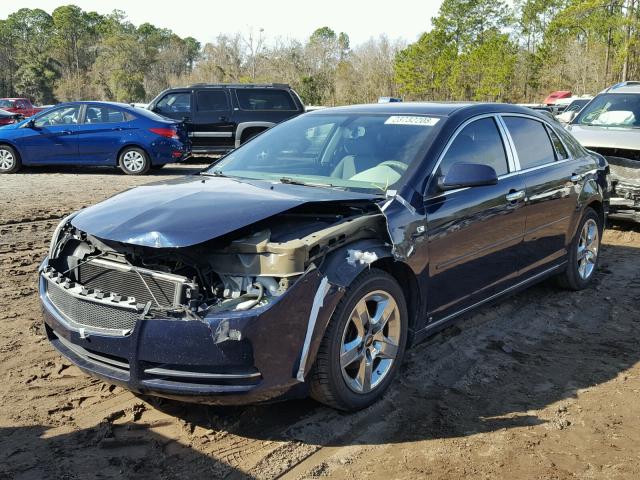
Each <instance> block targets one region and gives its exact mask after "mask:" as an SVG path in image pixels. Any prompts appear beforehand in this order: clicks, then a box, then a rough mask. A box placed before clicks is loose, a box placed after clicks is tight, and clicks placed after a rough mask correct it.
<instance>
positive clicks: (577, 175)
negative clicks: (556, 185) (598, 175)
mask: <svg viewBox="0 0 640 480" xmlns="http://www.w3.org/2000/svg"><path fill="white" fill-rule="evenodd" d="M583 178H584V175H582V174H580V173H574V174H573V175H571V181H572V182H573V183H578V182H579V181H580V180H582V179H583Z"/></svg>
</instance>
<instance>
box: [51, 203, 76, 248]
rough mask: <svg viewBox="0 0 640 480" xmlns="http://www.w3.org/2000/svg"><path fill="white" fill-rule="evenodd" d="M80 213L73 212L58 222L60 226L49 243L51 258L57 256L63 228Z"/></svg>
mask: <svg viewBox="0 0 640 480" xmlns="http://www.w3.org/2000/svg"><path fill="white" fill-rule="evenodd" d="M77 214H78V212H73V213H72V214H71V215H67V216H66V217H64V218H63V219H62V221H60V223H59V224H58V226H57V227H56V229H55V230H54V232H53V237H51V244H50V245H49V258H50V259H53V258H56V255H57V252H56V249H57V247H58V243H59V242H60V233H61V232H62V229H63V228H64V227H65V226H66V225H67V223H69V222H70V221H71V220H72V219H73V217H75V216H76V215H77Z"/></svg>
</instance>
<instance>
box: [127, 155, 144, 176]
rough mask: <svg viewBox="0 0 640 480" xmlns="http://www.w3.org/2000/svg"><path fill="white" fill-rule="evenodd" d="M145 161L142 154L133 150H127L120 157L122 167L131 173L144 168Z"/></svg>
mask: <svg viewBox="0 0 640 480" xmlns="http://www.w3.org/2000/svg"><path fill="white" fill-rule="evenodd" d="M145 162H146V160H145V158H144V156H143V155H142V154H141V153H140V152H137V151H135V150H130V151H128V152H127V153H125V154H124V156H123V157H122V164H123V165H124V167H125V168H126V169H127V170H129V171H130V172H133V173H137V172H141V171H142V170H143V169H144V166H145Z"/></svg>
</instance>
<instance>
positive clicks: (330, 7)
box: [0, 0, 441, 46]
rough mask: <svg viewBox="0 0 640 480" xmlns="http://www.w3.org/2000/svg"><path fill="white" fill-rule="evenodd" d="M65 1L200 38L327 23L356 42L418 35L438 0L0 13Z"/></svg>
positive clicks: (222, 0)
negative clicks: (71, 8) (72, 8)
mask: <svg viewBox="0 0 640 480" xmlns="http://www.w3.org/2000/svg"><path fill="white" fill-rule="evenodd" d="M70 3H71V4H75V5H77V6H79V7H80V8H82V9H83V10H92V11H96V12H98V13H110V12H111V11H113V10H114V9H118V10H123V11H124V12H125V13H126V14H127V17H128V19H129V21H131V22H132V23H133V24H135V25H140V24H141V23H145V22H148V23H151V24H153V25H155V26H157V27H162V28H170V29H171V30H173V31H174V32H175V33H176V34H178V35H179V36H181V37H187V36H191V37H194V38H196V39H197V40H199V41H200V42H203V43H206V42H209V41H212V40H214V39H215V37H216V36H218V34H220V33H235V32H241V33H244V34H247V33H248V32H249V30H250V29H253V31H254V33H256V32H258V31H259V30H260V29H264V33H263V35H264V37H265V39H267V40H269V39H274V38H277V37H283V38H294V39H298V40H305V39H306V38H307V37H308V36H309V35H310V34H311V33H312V32H313V31H314V30H315V29H316V28H318V27H323V26H328V27H330V28H332V29H333V30H335V31H336V32H346V33H347V34H348V35H349V38H350V39H351V45H352V46H355V45H358V44H360V43H363V42H365V41H367V40H368V39H369V38H371V37H377V36H378V35H380V34H383V33H384V34H386V35H387V36H388V37H389V38H391V39H396V38H402V39H404V40H406V41H408V42H413V41H415V40H417V38H418V37H419V36H420V34H421V33H423V32H425V31H427V30H429V29H430V25H431V17H434V16H435V15H436V14H437V11H438V8H439V7H440V3H441V0H393V1H392V2H389V1H388V0H384V1H383V0H313V1H308V0H307V1H304V0H297V1H296V0H240V1H239V0H231V1H229V0H181V1H167V0H156V1H150V0H75V1H73V0H66V1H65V0H19V1H17V2H16V1H10V0H0V18H6V17H7V16H8V15H9V14H11V13H13V12H15V11H16V10H18V9H19V8H23V7H27V8H41V9H43V10H45V11H47V12H49V13H51V12H52V11H53V10H55V8H57V7H59V6H60V5H67V4H70Z"/></svg>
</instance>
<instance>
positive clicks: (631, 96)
mask: <svg viewBox="0 0 640 480" xmlns="http://www.w3.org/2000/svg"><path fill="white" fill-rule="evenodd" d="M567 130H569V131H570V132H571V133H572V134H573V136H574V137H575V138H576V139H578V141H579V142H580V143H582V145H584V146H585V147H587V148H588V149H589V150H592V151H595V152H597V153H599V154H601V155H604V156H605V157H606V158H607V160H608V161H609V165H610V169H611V183H612V185H611V187H612V188H611V210H610V214H609V216H610V217H611V218H617V219H623V220H633V221H636V222H640V82H622V83H618V84H616V85H614V86H612V87H610V88H608V89H606V90H604V91H603V92H601V93H600V94H598V95H597V96H596V97H595V98H594V99H593V100H591V102H589V104H588V105H587V106H585V107H584V108H583V109H582V110H581V111H580V112H579V113H577V114H576V115H575V117H574V118H573V120H572V121H571V123H570V124H569V125H568V126H567Z"/></svg>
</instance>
